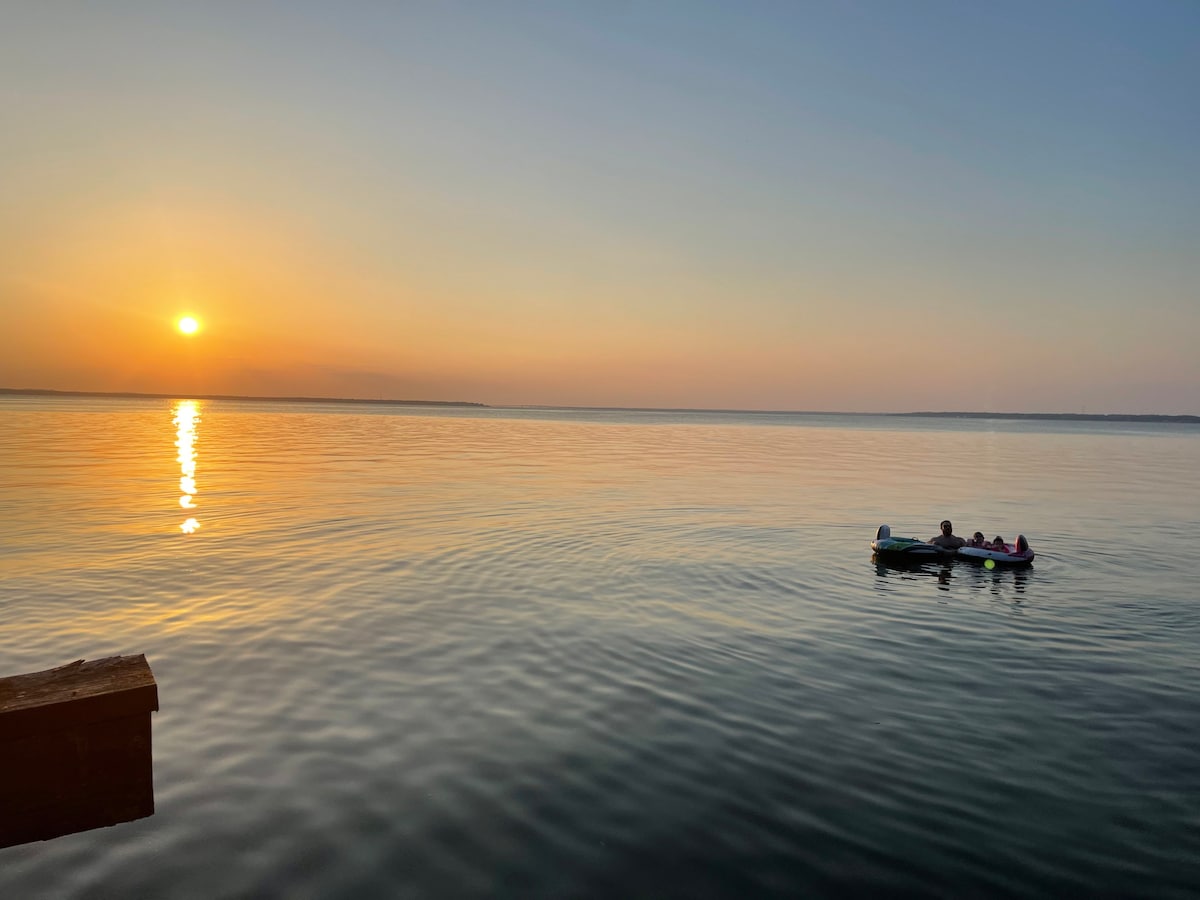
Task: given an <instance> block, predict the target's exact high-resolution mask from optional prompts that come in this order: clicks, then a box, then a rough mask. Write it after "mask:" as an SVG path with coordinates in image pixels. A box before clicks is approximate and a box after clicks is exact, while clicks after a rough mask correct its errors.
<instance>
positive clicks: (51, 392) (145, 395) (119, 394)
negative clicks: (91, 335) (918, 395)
mask: <svg viewBox="0 0 1200 900" xmlns="http://www.w3.org/2000/svg"><path fill="white" fill-rule="evenodd" d="M0 395H25V396H35V397H46V396H51V397H53V396H59V397H110V398H127V399H143V400H182V399H195V400H248V401H251V402H273V403H357V404H371V405H376V406H445V407H460V408H461V407H466V408H474V409H531V410H532V409H544V410H574V411H581V412H582V411H593V412H602V411H609V412H660V413H672V412H676V413H743V414H745V413H751V414H757V415H791V416H911V417H921V416H925V417H929V418H960V419H1058V420H1075V421H1098V422H1104V421H1107V422H1168V423H1187V424H1192V423H1196V424H1200V416H1196V415H1188V414H1178V415H1177V414H1167V413H1068V412H1057V413H1036V412H982V411H967V410H944V411H933V410H923V411H910V412H878V411H875V412H861V411H857V412H856V411H846V410H837V411H830V410H796V409H731V408H712V407H691V406H673V407H672V406H575V405H549V404H537V403H529V404H510V405H504V406H493V405H491V404H487V403H479V402H477V401H472V400H397V399H383V398H370V397H305V396H263V395H255V394H181V393H167V394H164V393H154V392H146V391H80V390H60V389H57V388H9V387H0Z"/></svg>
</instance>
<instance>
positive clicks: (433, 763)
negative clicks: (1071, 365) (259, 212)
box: [0, 398, 1200, 898]
mask: <svg viewBox="0 0 1200 900" xmlns="http://www.w3.org/2000/svg"><path fill="white" fill-rule="evenodd" d="M177 443H179V444H182V445H183V448H184V453H183V454H179V451H178V449H177V447H176V444H177ZM188 448H191V452H189V451H188ZM193 454H194V456H193ZM181 455H182V457H183V460H182V462H181V459H180V456H181ZM189 460H190V461H191V462H189ZM193 463H194V473H192V472H191V465H192V464H193ZM1198 471H1200V429H1197V428H1195V427H1187V426H1170V425H1161V426H1153V425H1141V426H1139V425H1123V426H1118V425H1110V424H1094V423H1055V422H1011V421H955V420H937V419H895V418H888V417H870V416H863V417H854V416H842V417H838V416H754V415H735V414H686V413H675V414H667V413H657V414H651V413H636V412H623V413H618V412H612V413H589V412H553V411H522V410H478V411H474V410H436V409H425V408H418V409H404V408H390V407H380V408H371V409H362V408H359V407H349V406H338V405H335V404H313V405H294V404H279V405H270V404H262V403H237V402H202V403H198V404H195V405H194V406H190V407H189V406H187V405H182V406H181V404H177V403H167V402H159V401H119V400H103V401H102V400H90V399H89V400H70V399H54V400H46V399H37V400H32V399H23V398H8V399H4V400H0V526H2V527H0V553H2V556H0V566H2V576H3V577H2V579H0V675H7V674H17V673H20V672H28V671H36V670H39V669H44V668H49V667H52V666H56V665H61V664H63V663H66V662H69V661H71V660H74V659H77V658H81V657H85V658H89V659H91V658H97V657H102V656H107V655H112V654H123V653H145V654H146V655H147V658H148V659H149V661H150V664H151V666H152V667H153V669H154V672H155V675H156V677H157V679H158V683H159V693H160V699H161V705H162V709H161V711H160V712H159V713H157V714H156V715H155V716H154V720H153V729H154V761H155V790H156V802H157V813H156V814H155V815H154V816H153V817H151V818H149V819H145V820H142V821H139V822H135V823H129V824H125V825H119V826H116V827H113V828H108V829H102V830H98V831H92V832H88V833H85V834H78V835H73V836H68V837H63V838H59V839H56V840H54V841H49V842H45V843H40V844H32V845H25V846H22V847H15V848H10V849H6V850H0V897H4V898H27V897H55V898H71V897H81V898H82V897H89V898H90V897H122V898H124V897H155V898H159V897H188V898H191V897H206V898H207V897H248V896H254V897H276V896H277V897H289V898H291V897H314V898H318V897H356V898H357V897H439V898H440V897H496V896H505V897H614V896H621V897H624V896H657V897H705V896H753V895H759V896H762V895H771V894H775V895H780V896H784V895H787V896H805V897H814V896H845V895H847V894H849V893H855V892H876V893H879V894H884V893H886V894H899V893H905V892H910V893H913V894H921V895H934V896H937V895H940V896H947V897H959V896H969V895H986V896H1004V895H1012V896H1022V897H1028V896H1063V895H1091V896H1098V895H1126V896H1128V895H1152V896H1158V897H1164V896H1181V897H1182V896H1196V894H1197V891H1198V890H1200V693H1198V692H1197V684H1200V603H1198V597H1197V594H1198V593H1200V592H1198V591H1197V589H1196V584H1197V581H1196V564H1197V563H1196V554H1195V546H1196V541H1197V534H1198V532H1200V481H1198V479H1197V476H1196V473H1197V472H1198ZM193 474H194V484H191V483H190V482H186V481H185V483H184V485H183V487H185V488H188V490H187V491H186V492H185V493H186V495H187V496H189V497H191V500H190V501H186V502H188V503H189V504H190V505H191V508H187V509H184V508H182V507H181V506H180V496H181V490H180V488H181V483H180V479H181V477H184V478H187V477H190V476H191V475H193ZM945 516H950V517H951V518H953V519H954V520H955V524H956V526H957V530H958V531H959V532H967V533H969V532H971V531H974V530H975V529H977V528H978V529H980V530H982V531H984V532H985V533H987V534H988V536H989V537H990V536H991V535H992V534H1002V535H1004V536H1005V537H1008V538H1009V539H1010V540H1011V539H1012V538H1014V537H1015V536H1016V534H1017V533H1018V532H1023V533H1024V534H1026V535H1027V536H1028V538H1029V540H1030V542H1031V544H1032V545H1033V547H1034V549H1035V550H1036V551H1037V553H1038V558H1037V561H1036V562H1035V564H1034V566H1033V568H1032V569H1030V570H1027V571H1024V572H1014V571H1000V570H997V571H995V572H989V571H987V570H985V569H982V568H976V567H972V566H969V565H962V564H958V565H953V566H948V567H939V566H931V567H929V568H926V569H916V570H905V569H890V568H887V567H883V566H878V565H876V564H875V563H874V562H872V559H871V555H870V550H869V547H868V543H869V541H870V539H871V537H872V536H873V533H874V530H875V528H876V527H877V526H878V525H879V524H880V523H883V522H887V523H889V524H891V525H892V527H893V530H894V531H895V533H897V534H915V535H917V536H920V537H926V538H927V537H929V536H930V535H932V534H934V533H935V532H936V530H937V522H938V521H939V520H940V519H942V518H943V517H945ZM189 518H192V519H195V520H196V522H197V523H198V526H197V527H196V528H195V529H194V531H193V532H192V533H190V534H188V533H184V531H183V530H181V525H183V524H184V523H185V522H186V521H187V520H188V519H189ZM190 527H191V526H189V528H190ZM3 814H4V811H3V810H0V815H3Z"/></svg>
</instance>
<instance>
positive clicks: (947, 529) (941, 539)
mask: <svg viewBox="0 0 1200 900" xmlns="http://www.w3.org/2000/svg"><path fill="white" fill-rule="evenodd" d="M929 543H931V544H933V546H935V547H941V548H942V549H943V550H957V549H958V548H959V547H962V546H964V545H965V544H966V543H967V542H966V541H964V540H963V539H962V538H960V537H959V536H958V535H956V534H955V533H954V526H953V525H951V524H950V520H949V519H942V533H941V534H939V535H938V536H937V537H932V538H930V539H929Z"/></svg>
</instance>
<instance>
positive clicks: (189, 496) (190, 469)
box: [172, 400, 200, 534]
mask: <svg viewBox="0 0 1200 900" xmlns="http://www.w3.org/2000/svg"><path fill="white" fill-rule="evenodd" d="M172 421H173V422H174V424H175V447H176V449H177V450H178V451H179V452H178V454H177V455H176V457H175V459H176V461H177V462H178V463H179V472H180V475H179V490H180V491H182V494H181V496H180V497H179V505H180V506H181V507H183V508H184V509H195V508H196V499H195V498H196V425H197V424H198V423H199V422H200V405H199V404H198V403H196V401H195V400H180V401H179V403H177V404H176V405H175V418H174V419H173V420H172ZM199 527H200V522H199V521H197V519H196V518H195V517H192V516H189V517H188V518H187V519H185V520H184V521H183V522H182V523H181V524H180V526H179V530H180V531H182V532H183V533H184V534H191V533H192V532H194V531H195V530H196V529H197V528H199Z"/></svg>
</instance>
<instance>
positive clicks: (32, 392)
mask: <svg viewBox="0 0 1200 900" xmlns="http://www.w3.org/2000/svg"><path fill="white" fill-rule="evenodd" d="M0 394H24V395H27V396H33V397H118V398H133V399H144V400H180V399H186V400H253V401H270V402H272V403H372V404H376V405H381V404H382V405H390V406H472V407H479V408H483V409H486V408H487V404H486V403H469V402H467V401H465V400H364V399H361V398H356V397H243V396H239V395H237V394H186V393H179V394H143V393H137V392H135V391H52V390H48V389H45V388H0Z"/></svg>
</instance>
